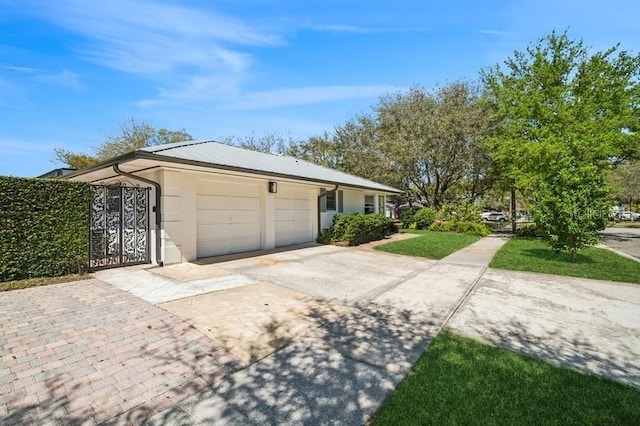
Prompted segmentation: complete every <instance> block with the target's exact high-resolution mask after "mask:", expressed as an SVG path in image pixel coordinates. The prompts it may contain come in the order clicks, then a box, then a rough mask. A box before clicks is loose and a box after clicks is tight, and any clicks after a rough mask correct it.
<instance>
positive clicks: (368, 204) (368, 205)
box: [364, 195, 376, 214]
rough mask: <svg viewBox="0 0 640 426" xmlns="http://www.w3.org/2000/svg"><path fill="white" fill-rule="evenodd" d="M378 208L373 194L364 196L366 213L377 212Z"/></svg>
mask: <svg viewBox="0 0 640 426" xmlns="http://www.w3.org/2000/svg"><path fill="white" fill-rule="evenodd" d="M375 212H376V209H375V206H374V204H373V195H365V196H364V214H370V213H375Z"/></svg>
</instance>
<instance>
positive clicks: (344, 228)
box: [318, 213, 396, 246]
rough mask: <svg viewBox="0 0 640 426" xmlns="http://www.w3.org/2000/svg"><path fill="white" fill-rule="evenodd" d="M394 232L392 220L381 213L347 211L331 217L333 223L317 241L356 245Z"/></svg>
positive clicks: (379, 238)
mask: <svg viewBox="0 0 640 426" xmlns="http://www.w3.org/2000/svg"><path fill="white" fill-rule="evenodd" d="M394 232H396V228H395V225H394V224H393V221H392V220H391V219H390V218H388V217H386V216H384V215H381V214H361V213H347V214H341V215H337V216H334V217H333V225H332V226H331V228H329V230H327V231H326V232H324V233H323V234H322V235H320V237H318V242H321V243H324V244H329V243H347V244H349V245H350V246H357V245H360V244H364V243H368V242H369V241H376V240H381V239H383V238H384V237H386V236H387V235H389V234H393V233H394Z"/></svg>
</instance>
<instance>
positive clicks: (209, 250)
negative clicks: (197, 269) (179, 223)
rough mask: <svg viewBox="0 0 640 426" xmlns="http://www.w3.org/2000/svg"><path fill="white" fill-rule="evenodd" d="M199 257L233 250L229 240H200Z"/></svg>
mask: <svg viewBox="0 0 640 426" xmlns="http://www.w3.org/2000/svg"><path fill="white" fill-rule="evenodd" d="M196 247H197V250H198V257H208V256H218V255H221V254H227V253H229V252H230V251H231V250H230V248H229V244H227V241H216V242H215V243H214V242H211V241H199V242H198V244H197V246H196Z"/></svg>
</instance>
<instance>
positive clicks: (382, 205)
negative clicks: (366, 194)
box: [378, 195, 386, 214]
mask: <svg viewBox="0 0 640 426" xmlns="http://www.w3.org/2000/svg"><path fill="white" fill-rule="evenodd" d="M385 207H386V206H385V202H384V195H378V213H380V214H385V211H384V209H385Z"/></svg>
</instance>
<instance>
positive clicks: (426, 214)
mask: <svg viewBox="0 0 640 426" xmlns="http://www.w3.org/2000/svg"><path fill="white" fill-rule="evenodd" d="M435 220H436V211H435V210H433V209H431V208H429V207H423V208H421V209H420V210H418V211H417V212H416V214H415V215H414V216H413V221H414V222H415V224H416V229H427V228H429V226H431V224H432V223H433V222H434V221H435Z"/></svg>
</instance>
